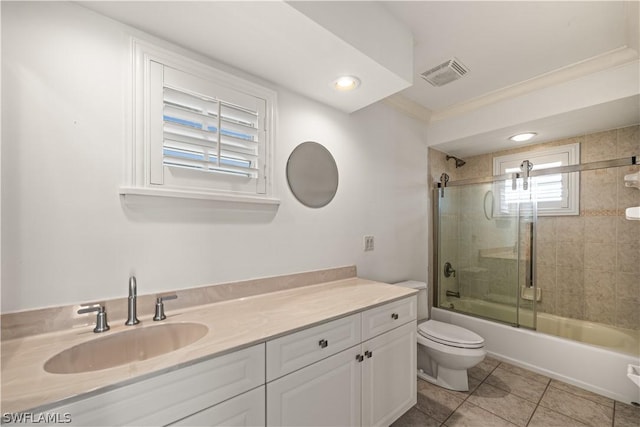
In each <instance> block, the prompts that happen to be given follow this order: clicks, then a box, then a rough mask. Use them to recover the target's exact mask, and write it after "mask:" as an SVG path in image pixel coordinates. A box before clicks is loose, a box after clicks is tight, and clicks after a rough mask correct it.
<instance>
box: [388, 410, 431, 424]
mask: <svg viewBox="0 0 640 427" xmlns="http://www.w3.org/2000/svg"><path fill="white" fill-rule="evenodd" d="M441 424H442V423H440V422H439V421H436V420H435V419H434V418H431V417H430V416H429V415H427V414H425V413H424V412H421V411H420V410H419V409H418V408H417V407H415V406H414V407H413V408H411V409H409V410H408V411H407V412H405V413H404V415H403V416H401V417H400V418H398V419H397V420H396V422H395V423H393V424H391V427H439V426H440V425H441Z"/></svg>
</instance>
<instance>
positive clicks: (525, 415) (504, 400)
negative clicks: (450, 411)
mask: <svg viewBox="0 0 640 427" xmlns="http://www.w3.org/2000/svg"><path fill="white" fill-rule="evenodd" d="M468 402H470V403H473V404H474V405H477V406H479V407H481V408H482V409H486V410H487V411H489V412H491V413H493V414H495V415H498V416H499V417H501V418H504V419H505V420H507V421H510V422H512V423H514V424H516V425H519V426H525V425H526V424H527V421H529V418H531V414H533V411H534V409H535V408H536V405H535V404H534V403H531V402H529V401H527V400H525V399H522V398H520V397H518V396H516V395H514V394H511V393H509V392H506V391H504V390H500V389H499V388H497V387H494V386H492V385H489V384H481V385H480V387H478V389H477V390H476V391H474V392H473V394H472V395H471V396H469V398H468Z"/></svg>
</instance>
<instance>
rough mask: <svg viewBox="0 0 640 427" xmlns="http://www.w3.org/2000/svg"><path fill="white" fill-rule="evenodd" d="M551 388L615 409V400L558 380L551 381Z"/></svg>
mask: <svg viewBox="0 0 640 427" xmlns="http://www.w3.org/2000/svg"><path fill="white" fill-rule="evenodd" d="M549 386H550V387H554V388H557V389H559V390H563V391H566V392H569V393H571V394H575V395H576V396H580V397H584V398H585V399H589V400H591V401H593V402H596V403H599V404H601V405H604V406H608V407H610V408H613V399H609V398H608V397H604V396H601V395H599V394H595V393H592V392H590V391H588V390H585V389H583V388H580V387H576V386H574V385H571V384H567V383H564V382H562V381H558V380H551V383H550V384H549Z"/></svg>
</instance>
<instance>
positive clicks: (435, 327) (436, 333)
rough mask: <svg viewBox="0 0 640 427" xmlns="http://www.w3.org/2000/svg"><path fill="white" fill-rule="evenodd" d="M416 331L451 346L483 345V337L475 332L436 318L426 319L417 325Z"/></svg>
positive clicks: (478, 346) (475, 346)
mask: <svg viewBox="0 0 640 427" xmlns="http://www.w3.org/2000/svg"><path fill="white" fill-rule="evenodd" d="M418 333H419V334H420V335H422V336H424V337H426V338H428V339H430V340H432V341H435V342H437V343H440V344H444V345H450V346H452V347H459V348H480V347H483V346H484V339H483V338H482V337H481V336H480V335H478V334H476V333H475V332H471V331H470V330H468V329H464V328H461V327H460V326H456V325H451V324H449V323H443V322H438V321H437V320H427V321H426V322H423V323H421V324H420V325H418Z"/></svg>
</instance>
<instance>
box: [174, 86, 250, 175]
mask: <svg viewBox="0 0 640 427" xmlns="http://www.w3.org/2000/svg"><path fill="white" fill-rule="evenodd" d="M162 100H163V164H164V165H165V166H170V167H181V168H189V169H195V170H200V171H205V172H214V173H224V174H235V175H240V176H245V177H251V178H257V177H258V173H259V169H258V168H259V164H258V159H259V144H258V143H259V132H258V131H259V122H260V121H259V116H258V111H255V110H251V109H248V108H245V107H243V106H239V105H233V104H231V103H228V102H225V101H224V100H221V99H216V98H213V97H208V96H205V95H202V94H196V93H190V92H188V91H186V90H184V89H179V88H176V87H171V86H170V85H167V84H164V85H163V98H162Z"/></svg>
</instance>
